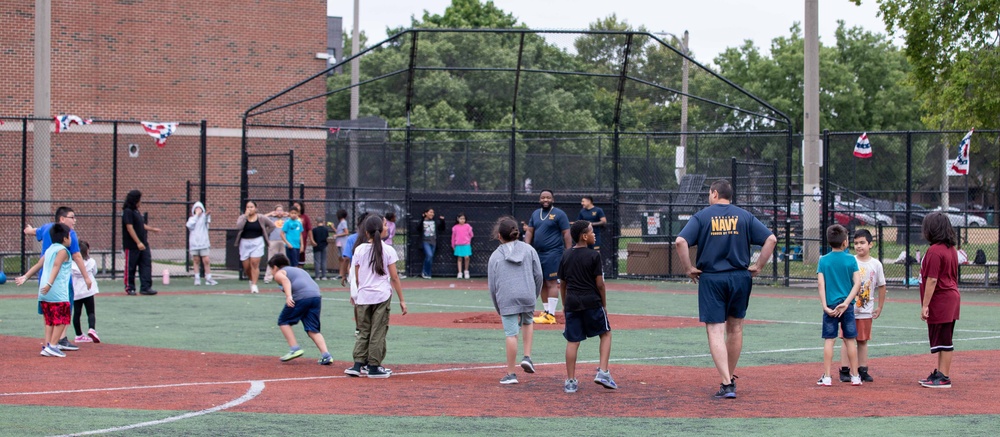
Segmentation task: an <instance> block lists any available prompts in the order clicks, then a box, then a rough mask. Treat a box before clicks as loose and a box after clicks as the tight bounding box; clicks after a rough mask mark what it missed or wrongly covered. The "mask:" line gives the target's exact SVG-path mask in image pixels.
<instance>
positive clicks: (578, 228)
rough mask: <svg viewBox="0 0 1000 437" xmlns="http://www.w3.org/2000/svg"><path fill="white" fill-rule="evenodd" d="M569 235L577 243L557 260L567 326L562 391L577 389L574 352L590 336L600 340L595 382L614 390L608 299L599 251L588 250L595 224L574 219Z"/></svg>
mask: <svg viewBox="0 0 1000 437" xmlns="http://www.w3.org/2000/svg"><path fill="white" fill-rule="evenodd" d="M569 232H570V236H571V237H572V238H573V241H574V242H575V243H576V244H575V245H574V246H573V247H571V248H570V249H569V250H567V251H566V252H565V253H563V256H562V262H560V263H559V278H561V279H562V281H561V282H562V283H561V284H560V285H559V295H560V297H562V300H563V314H564V315H565V317H566V329H565V330H564V331H563V337H565V338H566V341H568V342H569V343H567V344H566V378H567V379H566V382H565V383H564V384H563V391H565V392H566V393H574V392H576V391H577V389H579V388H580V383H579V382H578V381H577V380H576V353H577V351H578V350H579V349H580V342H581V341H583V340H586V339H588V338H590V337H594V336H599V337H600V339H601V344H600V351H601V358H600V359H601V361H600V367H598V368H597V376H596V377H594V382H595V383H597V384H600V385H603V386H604V388H608V389H616V388H618V385H617V384H615V380H614V379H612V378H611V371H610V370H608V361H609V359H610V356H611V325H610V324H609V323H608V312H607V308H608V299H607V293H606V292H605V289H604V271H603V270H602V268H601V265H602V263H601V253H600V252H598V251H596V250H594V249H590V248H589V247H587V246H588V245H591V244H594V239H595V238H597V237H596V236H595V235H594V227H593V226H591V224H590V222H588V221H586V220H577V221H575V222H573V225H572V226H570V231H569Z"/></svg>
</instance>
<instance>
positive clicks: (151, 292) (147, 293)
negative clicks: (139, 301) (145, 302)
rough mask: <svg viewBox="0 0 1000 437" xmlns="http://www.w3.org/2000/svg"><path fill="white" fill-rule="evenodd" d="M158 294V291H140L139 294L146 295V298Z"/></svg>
mask: <svg viewBox="0 0 1000 437" xmlns="http://www.w3.org/2000/svg"><path fill="white" fill-rule="evenodd" d="M156 293H157V291H156V290H141V291H139V294H141V295H144V296H153V295H155V294H156Z"/></svg>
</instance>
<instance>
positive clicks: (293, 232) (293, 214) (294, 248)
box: [281, 206, 306, 267]
mask: <svg viewBox="0 0 1000 437" xmlns="http://www.w3.org/2000/svg"><path fill="white" fill-rule="evenodd" d="M304 229H305V228H303V226H302V220H300V219H299V209H298V208H296V207H294V206H293V207H292V209H290V210H289V211H288V220H285V224H283V225H281V239H282V240H284V241H285V256H287V257H288V262H289V265H290V266H292V267H298V266H299V256H300V255H301V254H302V253H304V252H305V250H306V245H305V244H303V242H304V241H305V240H304V239H303V238H302V231H303V230H304Z"/></svg>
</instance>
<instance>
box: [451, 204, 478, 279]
mask: <svg viewBox="0 0 1000 437" xmlns="http://www.w3.org/2000/svg"><path fill="white" fill-rule="evenodd" d="M472 236H473V233H472V226H471V225H469V224H468V223H466V222H465V213H459V214H458V219H457V220H456V223H455V226H452V228H451V247H452V249H455V257H456V258H458V278H459V279H462V274H463V273H464V274H465V279H469V257H470V256H472ZM463 259H464V260H465V269H464V270H463V269H462V260H463Z"/></svg>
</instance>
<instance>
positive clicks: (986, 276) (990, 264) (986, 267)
mask: <svg viewBox="0 0 1000 437" xmlns="http://www.w3.org/2000/svg"><path fill="white" fill-rule="evenodd" d="M970 267H982V269H983V285H984V286H986V287H989V286H990V270H991V269H996V270H997V271H998V272H1000V269H997V267H998V263H997V262H996V261H987V262H986V264H972V263H969V264H959V265H958V278H959V279H958V280H959V281H961V280H962V269H967V268H970Z"/></svg>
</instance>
